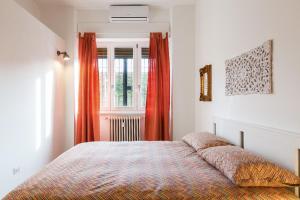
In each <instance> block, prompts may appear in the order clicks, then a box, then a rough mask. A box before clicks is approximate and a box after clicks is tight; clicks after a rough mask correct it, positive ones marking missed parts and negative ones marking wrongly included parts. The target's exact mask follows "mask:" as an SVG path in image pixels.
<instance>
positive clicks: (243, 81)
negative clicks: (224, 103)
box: [225, 40, 272, 96]
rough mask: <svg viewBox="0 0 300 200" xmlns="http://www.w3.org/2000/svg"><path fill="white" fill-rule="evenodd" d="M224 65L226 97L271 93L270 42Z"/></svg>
mask: <svg viewBox="0 0 300 200" xmlns="http://www.w3.org/2000/svg"><path fill="white" fill-rule="evenodd" d="M225 65H226V85H225V94H226V96H233V95H249V94H271V93H272V40H269V41H267V42H265V43H264V44H262V45H261V46H259V47H257V48H255V49H252V50H250V51H248V52H246V53H244V54H242V55H240V56H237V57H235V58H232V59H230V60H227V61H226V62H225Z"/></svg>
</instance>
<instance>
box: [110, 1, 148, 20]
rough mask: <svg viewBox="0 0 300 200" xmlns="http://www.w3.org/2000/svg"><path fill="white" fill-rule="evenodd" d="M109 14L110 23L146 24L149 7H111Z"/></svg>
mask: <svg viewBox="0 0 300 200" xmlns="http://www.w3.org/2000/svg"><path fill="white" fill-rule="evenodd" d="M109 14H110V17H109V19H110V22H148V21H149V6H141V5H112V6H110V9H109Z"/></svg>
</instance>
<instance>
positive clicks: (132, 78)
mask: <svg viewBox="0 0 300 200" xmlns="http://www.w3.org/2000/svg"><path fill="white" fill-rule="evenodd" d="M98 46H99V48H98V66H99V76H100V102H101V104H100V105H101V112H102V113H103V112H122V111H131V112H143V111H144V110H145V105H146V95H147V82H148V57H149V48H148V42H102V43H99V44H98Z"/></svg>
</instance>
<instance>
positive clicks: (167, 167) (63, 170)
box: [4, 141, 297, 200]
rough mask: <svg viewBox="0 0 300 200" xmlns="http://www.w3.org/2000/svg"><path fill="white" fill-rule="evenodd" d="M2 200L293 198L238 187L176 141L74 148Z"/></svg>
mask: <svg viewBox="0 0 300 200" xmlns="http://www.w3.org/2000/svg"><path fill="white" fill-rule="evenodd" d="M4 199H5V200H10V199H13V200H18V199H39V200H43V199H66V200H67V199H103V200H110V199H130V200H137V199H139V200H140V199H149V200H150V199H162V200H164V199H170V200H176V199H184V200H189V199H207V200H208V199H218V200H220V199H221V200H222V199H224V200H225V199H226V200H230V199H233V200H236V199H249V200H250V199H251V200H252V199H256V200H260V199H268V200H273V199H274V200H280V199H284V200H293V199H297V198H296V197H295V196H294V194H293V192H291V191H289V190H287V189H284V188H262V187H259V188H244V187H238V186H236V185H234V184H233V183H232V182H231V181H230V180H229V179H227V178H226V177H225V176H224V175H222V173H221V172H219V171H218V170H217V169H215V168H214V167H212V166H210V165H209V164H208V163H207V162H205V161H204V160H203V159H201V157H199V155H198V154H196V152H195V150H194V149H193V148H192V147H190V146H188V145H187V144H186V143H184V142H181V141H178V142H124V143H118V142H115V143H110V142H94V143H85V144H80V145H77V146H75V147H73V148H72V149H70V150H69V151H67V152H65V153H63V154H62V155H61V156H59V157H58V158H57V159H55V160H54V161H53V162H51V163H50V164H48V165H47V166H46V167H45V168H44V169H43V170H41V171H40V172H39V173H37V174H36V175H35V176H33V177H32V178H30V179H29V180H27V181H26V182H24V183H23V184H21V185H20V186H19V187H17V188H16V189H14V190H13V191H12V192H10V193H9V194H8V195H7V196H6V197H5V198H4Z"/></svg>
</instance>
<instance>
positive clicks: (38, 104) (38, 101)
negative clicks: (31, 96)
mask: <svg viewBox="0 0 300 200" xmlns="http://www.w3.org/2000/svg"><path fill="white" fill-rule="evenodd" d="M41 84H42V83H41V78H38V79H36V80H35V134H36V136H35V139H36V142H35V149H36V150H38V149H39V148H40V147H41V142H42V87H41Z"/></svg>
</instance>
